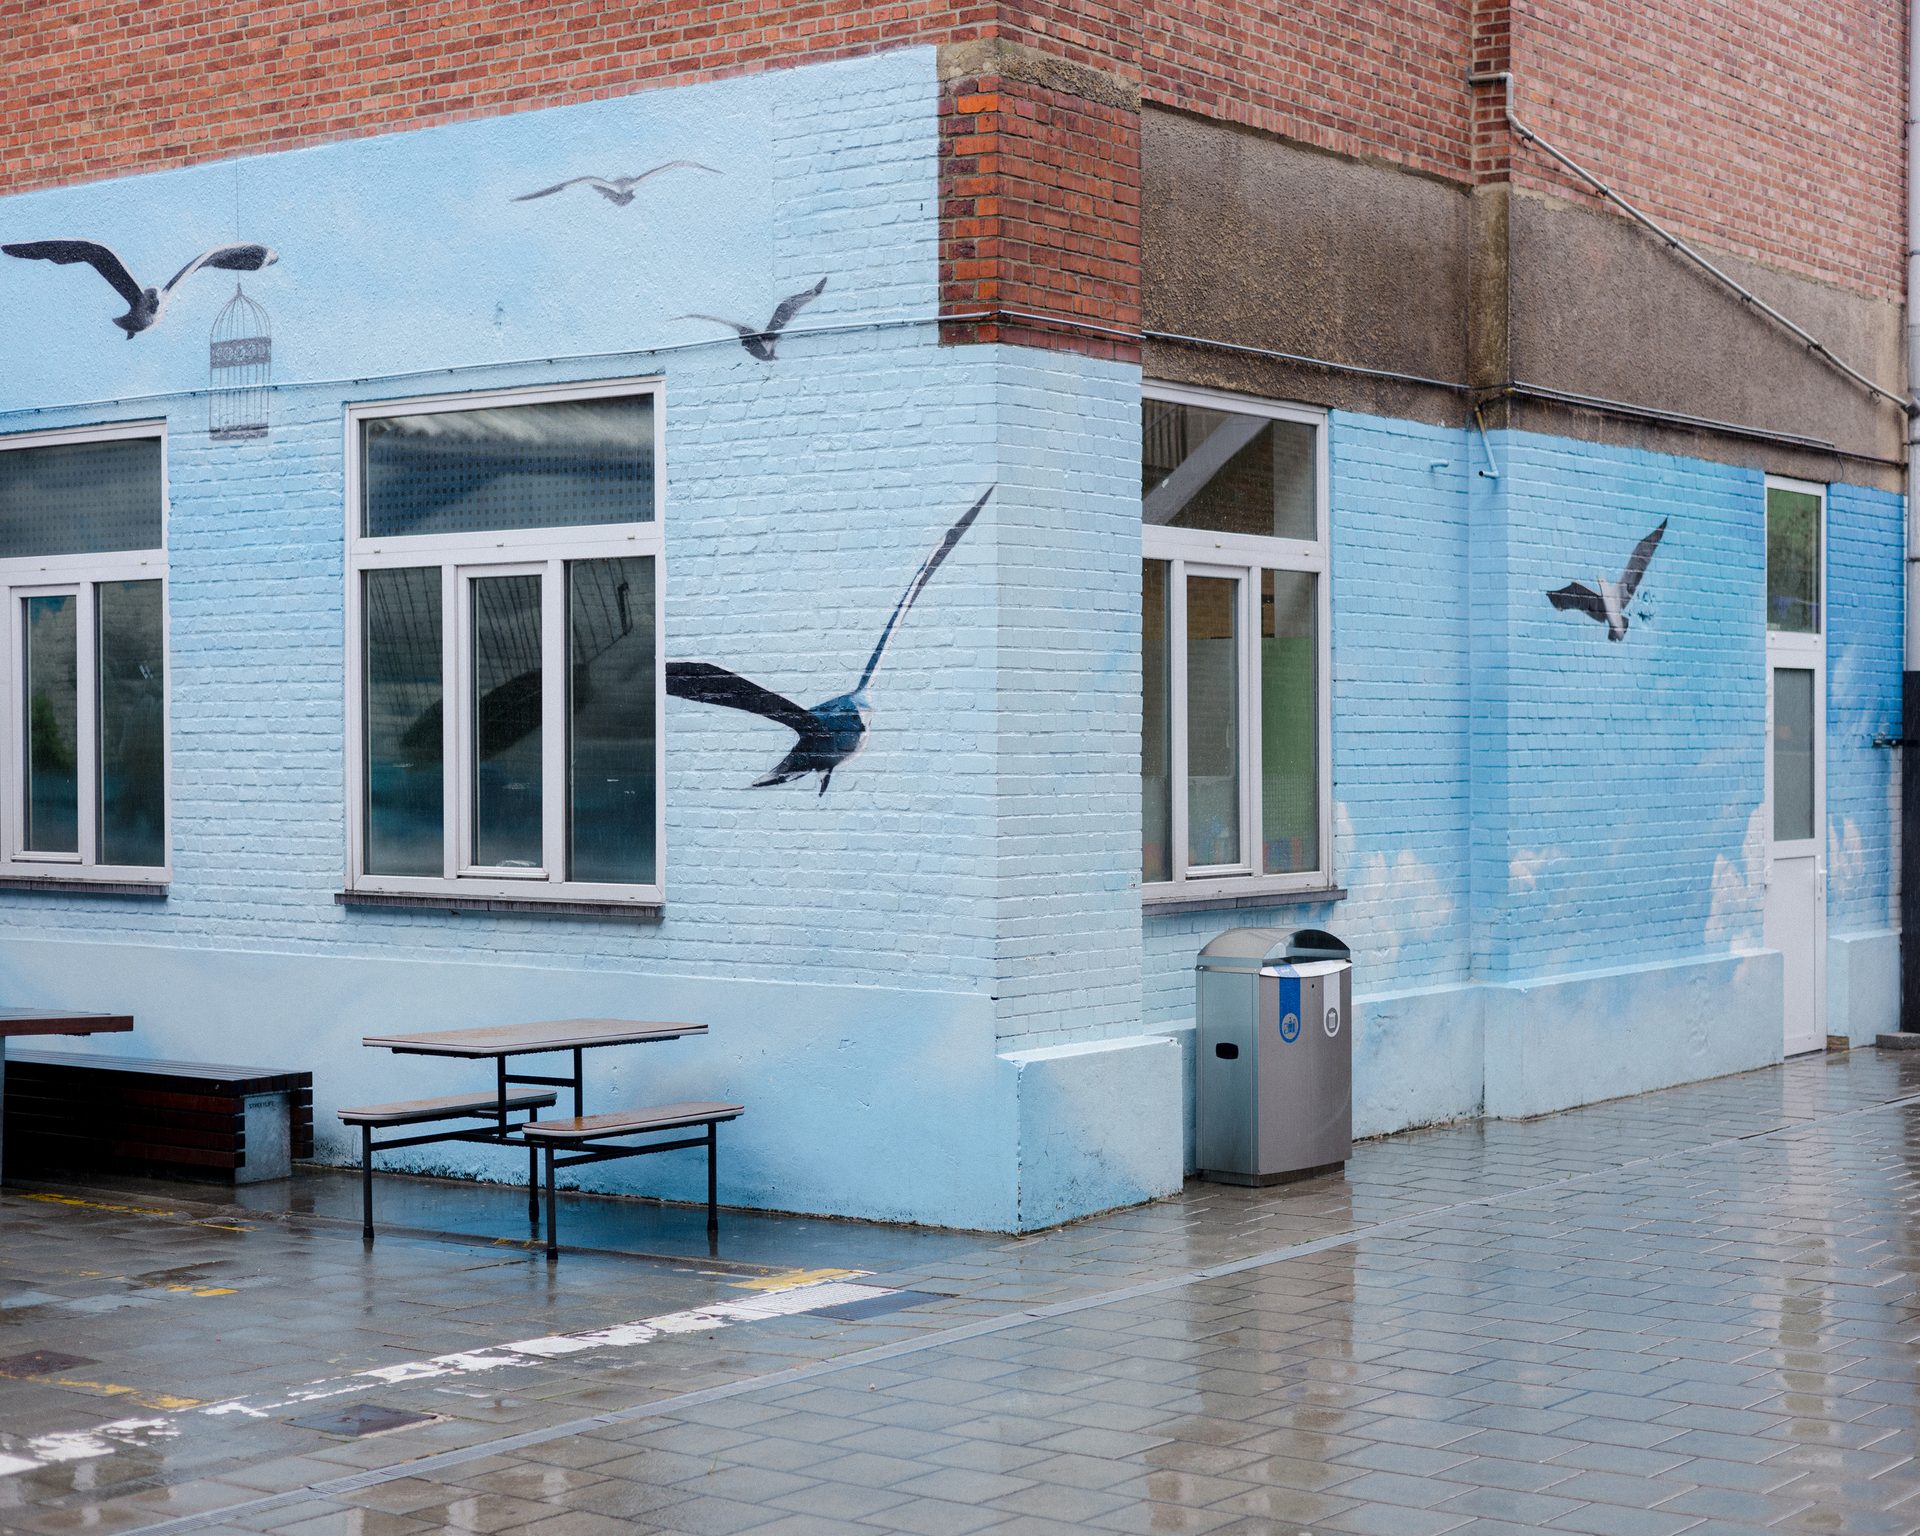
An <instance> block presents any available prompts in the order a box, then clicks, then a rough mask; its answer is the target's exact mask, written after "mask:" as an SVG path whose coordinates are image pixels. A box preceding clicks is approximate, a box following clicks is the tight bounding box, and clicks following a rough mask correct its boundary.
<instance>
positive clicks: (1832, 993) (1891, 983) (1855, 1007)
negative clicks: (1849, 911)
mask: <svg viewBox="0 0 1920 1536" xmlns="http://www.w3.org/2000/svg"><path fill="white" fill-rule="evenodd" d="M1899 1027H1900V933H1899V930H1898V929H1882V930H1880V931H1878V932H1875V933H1842V934H1834V935H1832V936H1830V937H1829V938H1828V940H1827V1033H1828V1034H1829V1035H1842V1036H1845V1038H1846V1040H1847V1043H1848V1044H1849V1045H1868V1044H1871V1043H1872V1042H1873V1041H1874V1039H1875V1038H1876V1037H1878V1036H1880V1035H1883V1034H1887V1033H1891V1032H1893V1031H1896V1030H1898V1029H1899Z"/></svg>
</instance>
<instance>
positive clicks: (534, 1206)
mask: <svg viewBox="0 0 1920 1536" xmlns="http://www.w3.org/2000/svg"><path fill="white" fill-rule="evenodd" d="M527 1230H528V1231H529V1232H531V1233H533V1234H534V1236H536V1237H538V1236H539V1235H540V1149H539V1148H538V1147H528V1148H527Z"/></svg>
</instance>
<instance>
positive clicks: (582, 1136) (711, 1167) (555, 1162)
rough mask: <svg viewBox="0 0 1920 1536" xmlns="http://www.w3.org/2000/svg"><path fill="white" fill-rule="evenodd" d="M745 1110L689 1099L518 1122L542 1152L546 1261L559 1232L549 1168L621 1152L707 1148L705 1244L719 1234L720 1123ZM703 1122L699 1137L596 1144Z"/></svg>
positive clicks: (556, 1253)
mask: <svg viewBox="0 0 1920 1536" xmlns="http://www.w3.org/2000/svg"><path fill="white" fill-rule="evenodd" d="M745 1111H746V1106H745V1105H743V1104H720V1103H707V1102H702V1101H688V1102H685V1103H680V1104H657V1105H654V1106H653V1107H651V1108H648V1109H628V1110H615V1111H614V1112H613V1113H611V1114H605V1115H570V1116H568V1117H567V1118H566V1119H564V1120H534V1121H530V1122H529V1123H528V1124H526V1125H524V1126H522V1127H521V1134H522V1135H524V1136H525V1137H526V1138H527V1141H528V1143H529V1144H530V1145H533V1146H535V1147H537V1148H538V1149H539V1150H541V1151H544V1152H545V1153H546V1159H547V1163H546V1185H547V1262H548V1263H553V1262H554V1261H556V1260H557V1259H558V1258H559V1257H560V1237H559V1232H558V1229H557V1223H556V1221H555V1215H554V1212H555V1203H554V1198H553V1170H554V1169H555V1168H577V1167H579V1166H580V1165H581V1164H582V1163H605V1162H611V1161H613V1160H614V1159H615V1158H620V1157H645V1156H646V1155H647V1154H648V1153H650V1152H677V1151H679V1150H680V1149H681V1148H683V1147H701V1146H704V1147H705V1148H706V1149H707V1243H708V1245H709V1246H712V1245H713V1244H715V1243H717V1242H718V1241H719V1238H720V1203H719V1193H720V1190H719V1174H718V1168H719V1161H718V1153H719V1135H718V1132H719V1127H720V1125H721V1124H722V1122H724V1121H728V1120H737V1119H738V1118H739V1117H740V1116H741V1115H742V1114H744V1113H745ZM694 1126H704V1127H705V1130H706V1134H705V1135H703V1136H687V1137H682V1138H680V1139H679V1140H677V1141H649V1142H642V1143H641V1144H640V1145H639V1146H630V1147H621V1146H605V1145H601V1143H604V1142H608V1141H612V1140H615V1139H617V1138H620V1137H625V1136H644V1135H649V1134H652V1133H655V1132H659V1131H683V1130H690V1129H692V1128H693V1127H694ZM569 1147H571V1148H573V1149H575V1150H574V1153H573V1155H572V1156H569V1157H560V1156H558V1154H559V1152H560V1151H561V1150H562V1149H564V1148H569Z"/></svg>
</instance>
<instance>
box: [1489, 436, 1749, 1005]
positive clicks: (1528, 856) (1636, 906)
mask: <svg viewBox="0 0 1920 1536" xmlns="http://www.w3.org/2000/svg"><path fill="white" fill-rule="evenodd" d="M1494 452H1495V454H1496V456H1497V457H1498V458H1499V459H1500V464H1501V478H1500V480H1499V482H1498V483H1497V487H1493V488H1491V489H1489V490H1487V491H1485V492H1483V493H1482V496H1481V500H1480V504H1479V505H1478V506H1477V507H1476V520H1477V521H1476V536H1477V537H1482V538H1484V539H1485V541H1486V543H1487V544H1488V546H1489V547H1490V552H1489V557H1488V559H1487V560H1486V561H1485V562H1484V564H1482V565H1480V566H1479V567H1478V570H1477V574H1476V581H1478V582H1484V583H1487V584H1489V585H1491V586H1494V587H1497V588H1500V589H1501V590H1502V591H1503V592H1504V605H1505V606H1504V623H1501V622H1500V614H1501V608H1500V606H1499V605H1498V603H1495V604H1490V605H1489V606H1488V607H1487V608H1486V609H1484V610H1480V612H1479V614H1478V615H1477V617H1476V628H1475V634H1474V641H1475V645H1476V648H1479V647H1481V646H1482V645H1484V646H1485V647H1486V648H1487V649H1488V650H1490V651H1492V652H1494V653H1495V654H1497V655H1498V656H1499V657H1500V658H1501V661H1502V664H1503V666H1504V677H1503V678H1502V679H1500V681H1499V682H1498V683H1497V684H1495V685H1494V686H1493V687H1491V688H1490V694H1489V697H1488V699H1487V700H1486V711H1485V713H1484V714H1482V715H1480V716H1479V717H1478V718H1477V719H1476V722H1475V730H1476V734H1477V737H1478V746H1477V749H1476V753H1475V758H1474V762H1475V767H1476V771H1478V770H1479V769H1480V768H1481V766H1482V765H1483V764H1484V765H1487V766H1488V768H1489V770H1490V772H1497V782H1496V783H1494V784H1490V786H1489V789H1490V792H1491V793H1492V794H1494V795H1495V796H1496V797H1497V798H1498V799H1499V800H1500V801H1501V802H1502V804H1503V811H1502V814H1501V815H1500V817H1499V818H1497V820H1496V819H1495V818H1489V821H1490V824H1491V825H1490V830H1489V835H1488V836H1487V837H1486V838H1484V839H1483V840H1482V842H1481V843H1480V844H1479V845H1477V847H1476V854H1475V858H1476V869H1475V879H1474V893H1475V902H1476V907H1477V909H1478V911H1477V914H1476V916H1477V918H1478V919H1479V920H1480V922H1481V923H1484V927H1483V928H1482V930H1481V931H1482V933H1483V934H1484V945H1483V944H1482V943H1478V942H1477V943H1476V952H1475V956H1474V961H1475V967H1476V971H1477V972H1478V973H1481V974H1485V975H1487V976H1488V977H1491V978H1496V979H1497V978H1500V977H1505V976H1533V975H1542V974H1548V973H1551V972H1555V971H1565V970H1585V969H1598V968H1604V967H1608V966H1617V965H1629V964H1637V963H1644V962H1647V961H1654V960H1667V959H1678V958H1681V957H1684V956H1688V955H1695V954H1702V953H1717V952H1722V951H1724V950H1725V949H1726V948H1727V947H1728V946H1729V945H1732V946H1736V947H1737V946H1739V945H1742V944H1749V943H1753V942H1757V940H1758V937H1759V924H1760V900H1759V899H1760V891H1759V886H1758V883H1757V881H1756V880H1754V879H1753V878H1751V877H1752V875H1753V874H1754V873H1756V871H1755V870H1754V869H1753V868H1752V867H1751V865H1752V860H1751V858H1750V852H1751V846H1752V841H1753V836H1754V835H1756V834H1757V832H1758V823H1757V822H1755V821H1754V819H1753V818H1754V816H1755V815H1756V813H1757V810H1758V807H1759V804H1760V798H1761V794H1762V788H1763V778H1762V775H1763V771H1764V757H1763V748H1764V741H1763V737H1764V731H1765V712H1766V699H1765V678H1764V662H1765V636H1764V628H1763V622H1764V603H1763V593H1764V581H1765V556H1766V543H1765V513H1764V507H1765V501H1764V495H1763V490H1762V477H1761V476H1760V475H1759V474H1758V473H1757V472H1754V471H1749V470H1743V469H1736V468H1731V467H1728V466H1725V465H1719V464H1710V463H1706V462H1704V461H1701V460H1693V459H1682V458H1676V457H1673V456H1670V455H1664V454H1654V453H1647V452H1643V451H1640V450H1636V449H1631V448H1620V447H1611V446H1607V445H1604V444H1597V443H1586V442H1575V441H1571V440H1566V439H1558V438H1550V437H1543V436H1538V435H1535V434H1531V433H1499V434H1496V435H1495V438H1494ZM1482 484H1483V485H1488V486H1491V485H1492V483H1491V482H1485V481H1483V482H1482ZM1663 518H1664V519H1667V520H1668V529H1667V533H1666V537H1665V539H1664V541H1663V542H1662V544H1661V545H1660V547H1659V549H1658V550H1657V552H1656V553H1655V555H1654V557H1653V561H1652V564H1651V566H1650V568H1649V570H1648V573H1647V577H1646V581H1645V583H1644V585H1643V586H1642V587H1641V589H1640V593H1639V594H1638V596H1637V597H1636V599H1635V601H1634V603H1633V605H1632V627H1631V629H1630V631H1629V633H1628V635H1627V637H1626V639H1625V640H1624V641H1623V642H1620V643H1614V642H1611V641H1609V640H1608V638H1607V635H1606V632H1605V630H1604V628H1603V627H1602V626H1601V625H1599V624H1597V623H1595V622H1593V621H1592V620H1590V619H1588V618H1586V617H1584V616H1583V615H1580V614H1577V613H1561V612H1558V611H1556V610H1555V609H1554V608H1553V607H1551V606H1550V605H1549V603H1548V602H1547V599H1546V594H1547V592H1548V591H1549V590H1551V589H1553V588H1557V587H1559V586H1561V585H1563V584H1564V583H1566V582H1568V581H1575V580H1577V581H1584V582H1585V583H1586V584H1587V585H1588V586H1590V587H1592V586H1596V585H1597V583H1598V581H1599V580H1600V579H1602V578H1607V579H1613V580H1617V579H1618V578H1619V576H1620V574H1621V572H1622V570H1623V569H1624V567H1625V564H1626V560H1627V557H1628V555H1629V554H1630V553H1631V551H1632V549H1633V547H1634V545H1635V543H1636V542H1637V541H1638V540H1639V539H1640V538H1641V537H1642V535H1644V534H1646V533H1647V532H1649V531H1650V530H1651V529H1652V528H1653V527H1654V526H1655V525H1656V524H1658V523H1659V522H1660V521H1661V520H1662V519H1663ZM1476 702H1477V703H1478V701H1476ZM1496 764H1497V769H1496ZM1478 791H1479V785H1476V800H1477V799H1478ZM1495 827H1497V835H1493V828H1495ZM1477 926H1478V924H1477Z"/></svg>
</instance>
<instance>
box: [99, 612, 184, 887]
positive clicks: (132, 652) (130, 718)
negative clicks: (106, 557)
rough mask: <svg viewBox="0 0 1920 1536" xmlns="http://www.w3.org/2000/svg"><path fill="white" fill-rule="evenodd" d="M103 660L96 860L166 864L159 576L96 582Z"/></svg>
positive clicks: (164, 658) (101, 667) (164, 749)
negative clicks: (98, 834)
mask: <svg viewBox="0 0 1920 1536" xmlns="http://www.w3.org/2000/svg"><path fill="white" fill-rule="evenodd" d="M94 608H95V624H96V628H97V630H98V638H97V641H96V643H97V645H98V648H99V653H100V655H99V661H100V862H101V863H102V864H138V865H146V866H157V865H162V864H165V863H166V861H167V856H166V839H167V805H166V743H167V735H166V677H165V667H166V654H165V649H164V641H163V639H162V628H161V622H160V583H159V582H157V581H111V582H102V583H101V584H100V585H99V586H97V587H95V588H94Z"/></svg>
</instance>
